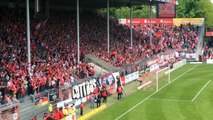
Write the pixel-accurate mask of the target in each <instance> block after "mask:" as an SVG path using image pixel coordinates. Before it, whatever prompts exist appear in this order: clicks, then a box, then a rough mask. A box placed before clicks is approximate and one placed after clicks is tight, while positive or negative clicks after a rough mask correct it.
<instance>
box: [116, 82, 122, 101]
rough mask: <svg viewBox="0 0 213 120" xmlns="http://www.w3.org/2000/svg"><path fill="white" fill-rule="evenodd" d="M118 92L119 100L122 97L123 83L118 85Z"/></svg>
mask: <svg viewBox="0 0 213 120" xmlns="http://www.w3.org/2000/svg"><path fill="white" fill-rule="evenodd" d="M117 93H118V100H119V99H121V95H122V87H121V85H119V86H118V87H117Z"/></svg>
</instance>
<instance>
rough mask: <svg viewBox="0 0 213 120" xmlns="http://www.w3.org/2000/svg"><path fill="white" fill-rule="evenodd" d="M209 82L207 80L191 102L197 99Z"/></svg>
mask: <svg viewBox="0 0 213 120" xmlns="http://www.w3.org/2000/svg"><path fill="white" fill-rule="evenodd" d="M210 82H211V80H209V81H208V82H207V83H206V84H205V85H204V86H203V87H202V88H201V89H200V91H199V92H198V93H197V94H196V95H195V97H194V98H193V99H192V101H191V102H194V100H195V99H196V98H197V97H198V95H199V94H200V93H201V92H202V91H203V90H204V88H205V87H206V86H207V85H208V84H209V83H210Z"/></svg>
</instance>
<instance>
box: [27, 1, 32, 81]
mask: <svg viewBox="0 0 213 120" xmlns="http://www.w3.org/2000/svg"><path fill="white" fill-rule="evenodd" d="M26 14H27V15H26V19H27V63H28V75H29V77H31V74H30V71H31V48H30V8H29V0H26Z"/></svg>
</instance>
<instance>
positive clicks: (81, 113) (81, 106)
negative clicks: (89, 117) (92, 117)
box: [80, 102, 84, 116]
mask: <svg viewBox="0 0 213 120" xmlns="http://www.w3.org/2000/svg"><path fill="white" fill-rule="evenodd" d="M83 110H84V105H83V103H82V102H81V104H80V115H81V116H83Z"/></svg>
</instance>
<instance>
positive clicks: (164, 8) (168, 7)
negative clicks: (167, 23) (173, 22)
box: [158, 3, 176, 18]
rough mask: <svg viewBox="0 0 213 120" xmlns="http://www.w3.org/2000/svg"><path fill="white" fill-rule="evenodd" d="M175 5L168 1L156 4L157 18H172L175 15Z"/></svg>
mask: <svg viewBox="0 0 213 120" xmlns="http://www.w3.org/2000/svg"><path fill="white" fill-rule="evenodd" d="M175 6H176V5H175V4H170V3H160V4H158V17H159V18H174V17H176V10H175V9H176V7H175Z"/></svg>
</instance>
